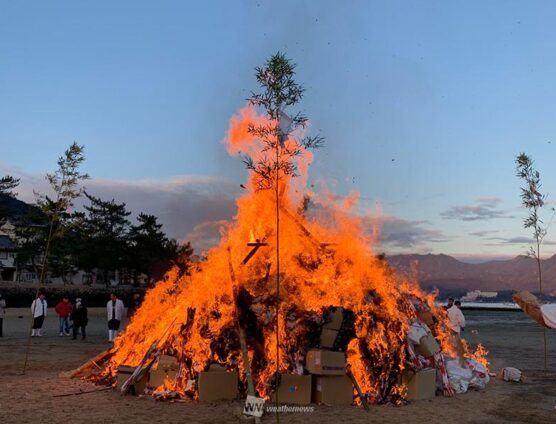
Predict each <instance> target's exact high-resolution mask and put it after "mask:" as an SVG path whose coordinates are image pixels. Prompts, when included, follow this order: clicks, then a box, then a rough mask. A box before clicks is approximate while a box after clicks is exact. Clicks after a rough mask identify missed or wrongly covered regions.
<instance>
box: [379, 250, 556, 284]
mask: <svg viewBox="0 0 556 424" xmlns="http://www.w3.org/2000/svg"><path fill="white" fill-rule="evenodd" d="M386 259H387V260H388V262H389V263H390V265H392V267H394V268H395V269H396V270H398V271H399V272H401V273H404V274H406V275H411V276H414V277H416V278H417V279H418V280H419V282H420V283H421V285H423V286H425V287H433V286H437V287H439V288H445V289H467V290H476V289H477V290H490V291H500V290H538V277H537V262H536V261H535V259H533V258H530V257H528V256H516V257H515V258H513V259H509V260H497V261H489V262H483V263H479V264H469V263H465V262H461V261H458V260H457V259H455V258H453V257H451V256H448V255H442V254H441V255H432V254H429V255H394V256H390V257H387V258H386ZM541 270H542V275H543V291H545V292H546V293H556V255H554V256H552V257H550V258H548V259H543V260H542V265H541Z"/></svg>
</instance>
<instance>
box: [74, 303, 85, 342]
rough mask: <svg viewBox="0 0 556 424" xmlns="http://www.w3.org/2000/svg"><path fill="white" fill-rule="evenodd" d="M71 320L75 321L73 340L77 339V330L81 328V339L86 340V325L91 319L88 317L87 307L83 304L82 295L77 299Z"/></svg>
mask: <svg viewBox="0 0 556 424" xmlns="http://www.w3.org/2000/svg"><path fill="white" fill-rule="evenodd" d="M71 320H72V321H73V340H75V339H77V332H78V331H79V329H81V339H82V340H85V339H86V338H87V333H86V332H85V327H86V326H87V324H88V322H89V319H88V318H87V307H86V306H85V305H83V301H82V300H81V298H80V297H78V298H77V299H75V308H73V311H72V313H71Z"/></svg>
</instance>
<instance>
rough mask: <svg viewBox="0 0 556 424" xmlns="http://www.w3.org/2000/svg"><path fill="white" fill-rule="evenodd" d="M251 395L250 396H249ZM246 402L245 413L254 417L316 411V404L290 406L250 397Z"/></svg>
mask: <svg viewBox="0 0 556 424" xmlns="http://www.w3.org/2000/svg"><path fill="white" fill-rule="evenodd" d="M248 397H250V396H248ZM250 398H251V399H247V401H246V402H245V407H244V408H243V413H244V414H245V415H251V416H254V417H261V416H262V415H263V413H267V414H273V413H274V414H275V413H286V414H291V413H312V412H315V407H314V406H290V405H280V406H277V405H265V403H264V400H263V399H260V398H255V397H250Z"/></svg>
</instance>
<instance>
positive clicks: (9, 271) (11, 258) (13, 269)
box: [0, 234, 17, 281]
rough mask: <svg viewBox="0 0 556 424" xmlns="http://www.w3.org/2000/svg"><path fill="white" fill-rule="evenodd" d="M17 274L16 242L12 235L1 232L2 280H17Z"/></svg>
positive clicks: (0, 272)
mask: <svg viewBox="0 0 556 424" xmlns="http://www.w3.org/2000/svg"><path fill="white" fill-rule="evenodd" d="M16 276H17V265H16V258H15V244H14V243H13V241H12V239H11V238H10V236H8V235H6V234H0V280H4V281H15V280H16Z"/></svg>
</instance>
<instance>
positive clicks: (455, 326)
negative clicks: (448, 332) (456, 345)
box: [448, 300, 465, 336]
mask: <svg viewBox="0 0 556 424" xmlns="http://www.w3.org/2000/svg"><path fill="white" fill-rule="evenodd" d="M460 308H461V302H460V301H459V300H456V301H455V302H454V304H453V305H452V306H451V307H450V308H449V309H448V318H449V319H450V327H451V328H452V333H453V334H454V335H456V336H459V335H460V333H461V332H462V331H463V329H464V328H465V316H464V315H463V312H461V309H460Z"/></svg>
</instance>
